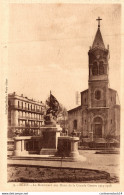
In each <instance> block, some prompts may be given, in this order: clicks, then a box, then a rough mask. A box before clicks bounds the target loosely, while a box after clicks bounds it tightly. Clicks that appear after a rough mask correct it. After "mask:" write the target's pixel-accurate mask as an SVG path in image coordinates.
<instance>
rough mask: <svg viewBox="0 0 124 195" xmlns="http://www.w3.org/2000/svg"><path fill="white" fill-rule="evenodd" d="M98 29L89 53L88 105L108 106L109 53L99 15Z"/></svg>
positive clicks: (93, 106)
mask: <svg viewBox="0 0 124 195" xmlns="http://www.w3.org/2000/svg"><path fill="white" fill-rule="evenodd" d="M96 20H97V21H98V29H97V32H96V35H95V39H94V41H93V44H92V47H90V50H89V52H88V55H89V81H88V83H89V98H88V99H89V101H88V107H89V108H95V107H108V100H107V99H108V98H107V96H108V54H109V50H108V49H106V48H105V45H104V42H103V38H102V35H101V31H100V20H102V19H101V18H99V17H98V19H96Z"/></svg>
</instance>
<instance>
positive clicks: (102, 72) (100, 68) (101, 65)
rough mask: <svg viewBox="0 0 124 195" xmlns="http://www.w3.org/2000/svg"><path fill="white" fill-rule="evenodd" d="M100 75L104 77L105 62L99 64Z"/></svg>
mask: <svg viewBox="0 0 124 195" xmlns="http://www.w3.org/2000/svg"><path fill="white" fill-rule="evenodd" d="M99 74H100V75H102V74H104V65H103V62H100V63H99Z"/></svg>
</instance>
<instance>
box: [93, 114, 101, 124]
mask: <svg viewBox="0 0 124 195" xmlns="http://www.w3.org/2000/svg"><path fill="white" fill-rule="evenodd" d="M94 123H102V119H101V117H99V116H97V117H96V118H94Z"/></svg>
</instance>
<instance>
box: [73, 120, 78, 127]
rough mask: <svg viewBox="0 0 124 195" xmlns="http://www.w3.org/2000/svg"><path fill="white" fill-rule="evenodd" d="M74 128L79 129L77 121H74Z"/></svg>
mask: <svg viewBox="0 0 124 195" xmlns="http://www.w3.org/2000/svg"><path fill="white" fill-rule="evenodd" d="M73 127H74V129H77V120H74V121H73Z"/></svg>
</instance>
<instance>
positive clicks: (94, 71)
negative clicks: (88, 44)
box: [92, 62, 98, 75]
mask: <svg viewBox="0 0 124 195" xmlns="http://www.w3.org/2000/svg"><path fill="white" fill-rule="evenodd" d="M92 74H93V75H97V74H98V66H97V62H94V63H93V68H92Z"/></svg>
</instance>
